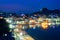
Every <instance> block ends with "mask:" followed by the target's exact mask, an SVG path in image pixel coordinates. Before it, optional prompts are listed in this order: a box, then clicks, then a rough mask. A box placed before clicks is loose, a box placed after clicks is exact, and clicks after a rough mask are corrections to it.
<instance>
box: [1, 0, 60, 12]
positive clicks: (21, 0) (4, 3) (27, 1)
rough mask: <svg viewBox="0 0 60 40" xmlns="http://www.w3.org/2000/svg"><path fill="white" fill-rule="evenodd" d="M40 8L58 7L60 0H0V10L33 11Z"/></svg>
mask: <svg viewBox="0 0 60 40" xmlns="http://www.w3.org/2000/svg"><path fill="white" fill-rule="evenodd" d="M42 8H48V9H51V10H52V9H60V0H0V11H7V12H8V11H9V12H33V11H38V10H40V9H42Z"/></svg>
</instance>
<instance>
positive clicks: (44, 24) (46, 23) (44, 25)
mask: <svg viewBox="0 0 60 40" xmlns="http://www.w3.org/2000/svg"><path fill="white" fill-rule="evenodd" d="M41 26H42V28H43V29H47V28H48V21H44V22H42V23H41Z"/></svg>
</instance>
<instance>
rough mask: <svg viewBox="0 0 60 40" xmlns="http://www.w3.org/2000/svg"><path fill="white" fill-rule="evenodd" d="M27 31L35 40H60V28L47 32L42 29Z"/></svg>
mask: <svg viewBox="0 0 60 40" xmlns="http://www.w3.org/2000/svg"><path fill="white" fill-rule="evenodd" d="M25 31H26V32H27V33H28V34H29V35H30V36H31V37H33V38H34V39H35V40H60V26H56V27H55V28H48V29H46V30H45V29H42V28H36V29H33V28H31V29H27V30H25Z"/></svg>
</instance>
